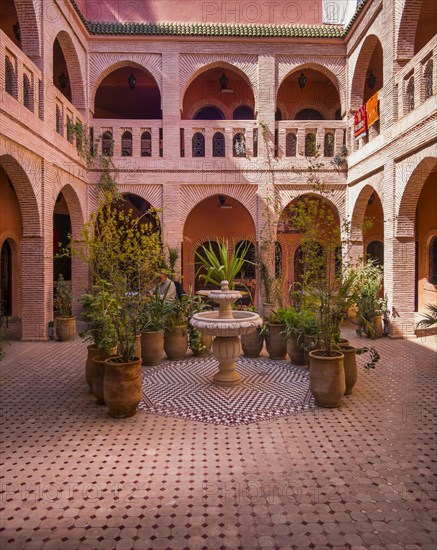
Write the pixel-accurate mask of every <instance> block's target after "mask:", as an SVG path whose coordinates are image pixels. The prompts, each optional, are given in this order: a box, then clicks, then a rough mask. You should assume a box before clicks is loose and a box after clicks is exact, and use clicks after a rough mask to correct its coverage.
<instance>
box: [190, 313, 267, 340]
mask: <svg viewBox="0 0 437 550" xmlns="http://www.w3.org/2000/svg"><path fill="white" fill-rule="evenodd" d="M218 314H219V312H218V311H203V312H201V313H195V314H194V315H193V317H192V318H191V320H190V325H191V326H193V327H194V328H197V330H198V331H200V332H201V333H202V334H206V335H207V336H240V335H241V334H250V333H251V332H254V330H255V329H256V328H257V327H260V326H261V325H262V324H263V320H262V319H261V317H260V316H259V315H258V313H253V312H251V311H233V312H232V316H233V319H219V316H218Z"/></svg>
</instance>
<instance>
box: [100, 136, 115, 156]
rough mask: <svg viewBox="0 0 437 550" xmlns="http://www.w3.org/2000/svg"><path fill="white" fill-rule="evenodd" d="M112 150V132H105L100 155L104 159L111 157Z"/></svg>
mask: <svg viewBox="0 0 437 550" xmlns="http://www.w3.org/2000/svg"><path fill="white" fill-rule="evenodd" d="M113 149H114V141H113V139H112V132H109V131H106V132H105V133H104V134H103V137H102V155H103V156H104V157H112V154H113Z"/></svg>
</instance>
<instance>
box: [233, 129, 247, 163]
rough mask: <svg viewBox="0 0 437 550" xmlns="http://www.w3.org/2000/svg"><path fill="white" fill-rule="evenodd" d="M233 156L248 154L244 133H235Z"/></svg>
mask: <svg viewBox="0 0 437 550" xmlns="http://www.w3.org/2000/svg"><path fill="white" fill-rule="evenodd" d="M232 145H233V156H234V157H245V156H246V138H245V137H244V134H242V133H241V132H238V133H237V134H235V136H234V138H233V140H232Z"/></svg>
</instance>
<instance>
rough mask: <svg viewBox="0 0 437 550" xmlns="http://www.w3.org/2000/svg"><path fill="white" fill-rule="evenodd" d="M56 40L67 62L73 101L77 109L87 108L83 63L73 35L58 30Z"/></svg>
mask: <svg viewBox="0 0 437 550" xmlns="http://www.w3.org/2000/svg"><path fill="white" fill-rule="evenodd" d="M55 40H58V42H59V45H60V46H61V49H62V53H63V54H64V58H65V62H66V64H67V68H68V75H69V79H70V84H71V96H72V97H71V102H72V104H73V105H74V106H75V107H76V109H79V110H82V111H83V110H85V108H86V92H85V82H84V79H83V78H82V72H81V71H82V70H81V64H80V62H79V57H78V55H77V52H76V48H75V46H74V44H73V41H72V39H71V36H70V35H69V34H68V32H66V31H60V32H58V34H57V35H56V37H55ZM54 42H55V41H54Z"/></svg>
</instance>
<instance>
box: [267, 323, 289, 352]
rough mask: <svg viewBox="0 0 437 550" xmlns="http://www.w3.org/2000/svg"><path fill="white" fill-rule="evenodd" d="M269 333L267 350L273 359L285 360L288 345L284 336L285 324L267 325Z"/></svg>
mask: <svg viewBox="0 0 437 550" xmlns="http://www.w3.org/2000/svg"><path fill="white" fill-rule="evenodd" d="M267 326H268V328H269V333H268V334H267V335H266V348H267V351H268V353H269V355H270V358H271V359H285V357H286V355H287V344H286V341H285V338H284V335H283V334H282V333H283V331H284V330H285V325H284V324H274V323H267Z"/></svg>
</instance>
